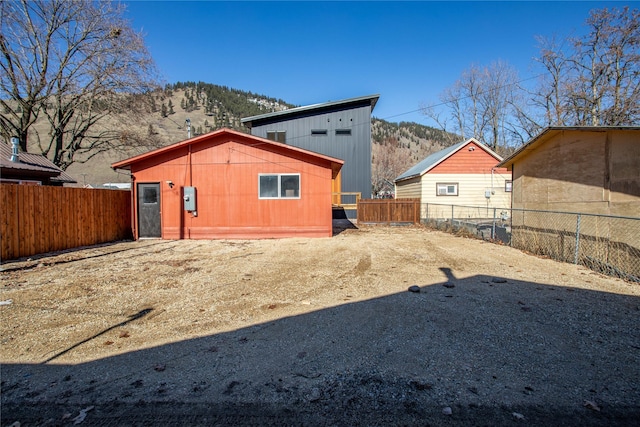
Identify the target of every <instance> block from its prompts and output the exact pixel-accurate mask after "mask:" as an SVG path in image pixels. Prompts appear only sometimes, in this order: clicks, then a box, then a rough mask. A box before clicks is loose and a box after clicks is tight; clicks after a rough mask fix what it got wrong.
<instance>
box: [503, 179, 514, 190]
mask: <svg viewBox="0 0 640 427" xmlns="http://www.w3.org/2000/svg"><path fill="white" fill-rule="evenodd" d="M504 191H505V192H507V193H511V192H512V191H513V182H512V181H505V182H504Z"/></svg>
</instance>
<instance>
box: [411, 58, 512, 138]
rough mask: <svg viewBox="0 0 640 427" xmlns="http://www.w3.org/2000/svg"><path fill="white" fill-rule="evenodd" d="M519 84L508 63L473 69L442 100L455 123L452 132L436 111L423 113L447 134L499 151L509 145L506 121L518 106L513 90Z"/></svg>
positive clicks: (474, 67) (431, 110)
mask: <svg viewBox="0 0 640 427" xmlns="http://www.w3.org/2000/svg"><path fill="white" fill-rule="evenodd" d="M517 82H518V74H517V72H516V71H515V69H514V68H513V67H511V66H510V65H509V64H507V63H506V62H503V61H496V62H493V63H491V64H490V65H489V66H486V67H480V66H478V65H472V66H471V67H470V68H469V69H468V70H465V71H464V72H463V73H462V75H461V76H460V79H458V80H457V81H456V82H455V83H454V84H453V85H452V86H451V87H450V88H447V89H445V91H444V92H443V93H442V95H441V96H440V100H441V101H442V103H443V105H444V106H445V107H446V108H447V109H448V111H449V113H450V117H451V119H452V120H453V123H454V125H453V127H452V129H447V128H446V123H447V121H446V119H442V117H441V116H440V114H439V113H438V112H436V111H435V109H428V108H427V109H423V113H424V114H426V115H427V116H429V117H430V118H432V119H434V120H435V121H436V122H437V123H438V124H439V125H440V126H441V127H442V129H443V130H445V131H448V132H455V133H458V134H460V135H461V136H462V139H465V138H467V137H474V138H478V139H480V140H482V141H483V142H485V143H486V144H488V145H490V146H491V147H492V148H493V149H494V150H496V149H497V147H498V146H499V145H501V144H502V145H504V144H506V143H507V142H508V136H509V132H508V131H507V130H506V121H507V118H508V116H509V114H510V113H511V108H512V105H513V104H514V103H515V98H514V96H513V87H514V85H516V84H517Z"/></svg>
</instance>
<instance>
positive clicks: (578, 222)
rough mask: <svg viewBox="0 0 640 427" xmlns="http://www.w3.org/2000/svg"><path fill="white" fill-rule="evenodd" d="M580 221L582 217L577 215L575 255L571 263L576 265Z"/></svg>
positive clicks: (578, 251) (578, 252)
mask: <svg viewBox="0 0 640 427" xmlns="http://www.w3.org/2000/svg"><path fill="white" fill-rule="evenodd" d="M581 219H582V215H581V214H578V219H577V221H576V253H575V255H574V258H573V263H574V264H577V263H578V259H579V256H580V220H581Z"/></svg>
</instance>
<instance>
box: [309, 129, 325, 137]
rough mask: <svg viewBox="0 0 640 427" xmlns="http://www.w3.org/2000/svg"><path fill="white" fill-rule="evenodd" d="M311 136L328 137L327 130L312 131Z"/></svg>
mask: <svg viewBox="0 0 640 427" xmlns="http://www.w3.org/2000/svg"><path fill="white" fill-rule="evenodd" d="M311 136H327V130H326V129H311Z"/></svg>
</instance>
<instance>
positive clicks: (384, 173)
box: [371, 137, 412, 194]
mask: <svg viewBox="0 0 640 427" xmlns="http://www.w3.org/2000/svg"><path fill="white" fill-rule="evenodd" d="M372 154H373V162H372V170H371V181H372V184H373V193H374V194H377V193H378V192H380V191H381V190H382V189H383V188H384V187H385V184H389V183H392V182H393V181H394V180H395V179H396V177H397V176H398V175H400V174H401V173H402V172H404V171H405V170H407V169H408V168H410V167H411V166H412V159H411V150H410V149H409V148H405V147H402V146H401V144H400V142H399V141H398V139H397V138H395V137H387V138H385V140H384V141H383V142H382V144H373V146H372Z"/></svg>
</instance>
